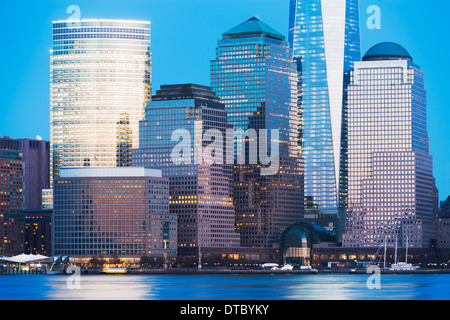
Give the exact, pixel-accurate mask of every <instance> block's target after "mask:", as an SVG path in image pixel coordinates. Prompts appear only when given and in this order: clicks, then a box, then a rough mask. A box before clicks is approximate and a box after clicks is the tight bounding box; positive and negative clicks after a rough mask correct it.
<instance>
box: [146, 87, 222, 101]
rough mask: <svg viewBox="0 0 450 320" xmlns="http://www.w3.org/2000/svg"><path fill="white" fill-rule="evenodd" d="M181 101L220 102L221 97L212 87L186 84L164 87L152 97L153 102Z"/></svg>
mask: <svg viewBox="0 0 450 320" xmlns="http://www.w3.org/2000/svg"><path fill="white" fill-rule="evenodd" d="M179 99H205V100H211V101H219V97H217V96H216V94H215V93H214V92H213V91H212V90H211V88H210V87H206V86H202V85H198V84H193V83H186V84H174V85H162V86H161V88H160V89H159V90H157V91H156V95H154V96H153V97H152V101H161V100H179Z"/></svg>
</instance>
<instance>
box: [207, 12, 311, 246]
mask: <svg viewBox="0 0 450 320" xmlns="http://www.w3.org/2000/svg"><path fill="white" fill-rule="evenodd" d="M211 86H212V89H213V91H214V92H215V93H216V94H217V95H218V97H219V98H220V100H221V102H222V103H223V104H225V108H226V111H227V114H228V121H229V122H230V123H231V124H232V125H233V129H234V130H235V134H236V143H235V146H234V148H235V155H236V158H235V166H234V172H233V174H234V205H235V208H236V231H237V232H239V234H240V236H241V245H242V246H244V247H255V248H258V247H259V248H270V247H272V246H278V245H279V242H280V236H281V234H282V232H283V231H284V230H285V228H287V227H289V226H291V225H292V224H294V223H296V222H299V221H300V220H301V219H302V218H303V213H304V212H303V169H302V162H301V158H300V150H299V144H298V140H299V132H298V126H299V113H298V107H297V101H298V100H297V99H298V98H297V94H298V78H297V65H296V63H294V61H293V59H292V50H291V49H290V48H289V45H288V43H287V42H286V41H285V37H284V36H283V35H282V34H280V33H279V32H277V31H276V30H274V29H273V28H271V27H270V26H268V25H267V24H265V23H263V22H262V21H260V20H258V19H257V18H251V19H249V20H247V21H245V22H243V23H242V24H240V25H238V26H236V27H235V28H233V29H231V30H229V31H228V32H225V33H224V34H223V36H222V39H221V40H219V41H218V47H217V50H216V59H215V60H213V61H212V62H211ZM264 130H267V132H268V134H267V136H264V135H261V133H262V132H264ZM238 132H241V133H242V134H241V135H239V134H238ZM273 132H276V133H277V134H278V137H275V136H273V135H272V134H273ZM252 133H254V135H252ZM258 134H259V136H258ZM258 138H259V143H261V141H263V142H265V141H267V139H268V141H269V144H271V147H270V151H269V148H268V149H267V150H268V151H269V153H271V156H272V162H271V163H270V165H271V166H275V167H276V169H275V172H271V173H270V174H267V173H265V172H264V170H265V169H266V168H267V166H266V165H267V162H266V163H264V161H263V159H264V157H265V156H267V154H266V153H265V152H264V150H263V148H261V146H259V147H258V146H256V144H258ZM272 143H275V144H276V146H277V147H278V150H275V149H273V147H274V146H273V145H272ZM258 152H259V154H258ZM257 154H258V155H259V156H260V159H259V161H252V156H255V155H257ZM244 155H245V159H244V160H245V161H241V160H240V157H241V156H244ZM255 160H256V159H255ZM275 162H276V163H275Z"/></svg>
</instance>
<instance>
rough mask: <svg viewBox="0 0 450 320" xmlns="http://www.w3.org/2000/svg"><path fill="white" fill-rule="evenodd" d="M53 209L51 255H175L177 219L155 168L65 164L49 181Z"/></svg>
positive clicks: (166, 185) (131, 257)
mask: <svg viewBox="0 0 450 320" xmlns="http://www.w3.org/2000/svg"><path fill="white" fill-rule="evenodd" d="M53 212H54V213H53V224H52V228H53V229H52V230H53V232H52V235H53V238H52V248H53V250H52V251H53V254H55V255H70V256H71V257H75V258H77V259H80V260H81V259H89V258H90V257H92V256H97V257H99V256H102V257H113V256H117V257H119V258H121V259H123V260H125V261H126V260H128V261H129V262H137V261H139V259H140V258H141V257H143V256H150V257H163V256H166V257H167V258H169V259H175V258H176V256H177V220H176V216H175V215H172V214H171V213H170V212H169V181H168V179H167V178H163V177H162V174H161V171H160V170H153V169H144V168H131V167H128V168H108V167H104V168H100V167H97V168H64V169H62V170H61V174H60V175H59V177H57V178H55V181H54V211H53ZM81 261H82V260H81ZM84 261H85V260H84Z"/></svg>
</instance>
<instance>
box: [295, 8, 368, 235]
mask: <svg viewBox="0 0 450 320" xmlns="http://www.w3.org/2000/svg"><path fill="white" fill-rule="evenodd" d="M289 42H290V44H291V47H292V49H293V55H294V57H295V59H296V61H298V63H299V71H300V72H299V77H300V78H299V81H300V83H301V91H300V97H301V98H300V103H299V107H300V109H301V111H300V112H301V113H302V115H303V119H302V120H303V121H302V122H303V123H302V128H301V129H302V133H301V136H302V156H303V158H304V161H305V199H306V203H305V211H306V216H305V217H306V218H312V219H318V220H320V219H319V218H320V217H324V216H325V217H326V215H333V216H335V217H337V214H338V208H339V207H345V204H346V174H345V172H346V101H345V95H346V85H347V84H348V81H349V71H350V70H351V69H352V67H353V63H354V62H355V61H359V60H360V59H361V49H360V27H359V4H358V0H291V5H290V19H289ZM339 202H341V203H340V204H339ZM336 222H337V220H334V221H331V222H330V220H327V218H325V221H323V222H321V224H322V225H324V224H328V225H326V226H325V227H327V228H328V229H330V230H333V231H337V230H336V227H337V226H336Z"/></svg>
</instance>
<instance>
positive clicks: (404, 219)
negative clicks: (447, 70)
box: [343, 43, 437, 248]
mask: <svg viewBox="0 0 450 320" xmlns="http://www.w3.org/2000/svg"><path fill="white" fill-rule="evenodd" d="M426 114H427V111H426V90H425V87H424V75H423V72H422V71H421V70H420V67H419V66H418V65H416V64H414V63H413V59H412V58H411V56H410V55H409V53H408V52H407V51H406V50H405V49H404V48H402V47H401V46H399V45H397V44H394V43H381V44H379V45H376V46H374V47H373V48H371V49H370V50H369V51H368V52H367V54H366V55H365V57H364V58H363V62H357V63H356V64H355V70H354V71H353V72H352V76H351V84H350V86H349V88H348V209H347V225H346V227H347V230H346V234H344V236H343V245H344V246H346V247H377V246H381V245H383V244H384V243H385V240H386V244H387V245H388V246H392V247H393V246H395V243H396V241H398V242H399V245H400V246H405V245H406V243H407V242H408V246H411V247H425V248H428V247H429V246H430V245H431V244H432V243H433V241H435V240H436V238H437V235H436V230H435V226H434V222H433V218H434V216H435V213H434V210H435V204H434V202H435V200H434V198H435V190H436V187H435V186H436V184H435V180H434V178H433V165H432V157H431V156H430V154H429V148H428V133H427V116H426Z"/></svg>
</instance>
